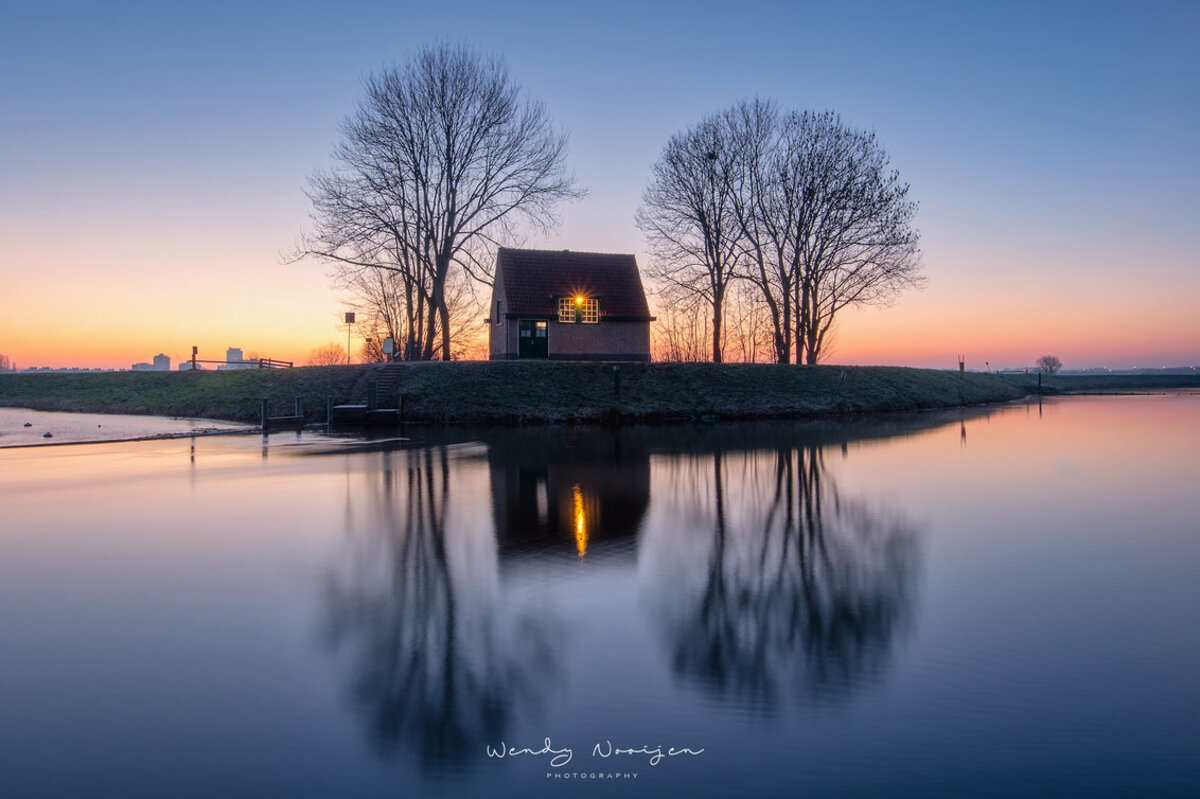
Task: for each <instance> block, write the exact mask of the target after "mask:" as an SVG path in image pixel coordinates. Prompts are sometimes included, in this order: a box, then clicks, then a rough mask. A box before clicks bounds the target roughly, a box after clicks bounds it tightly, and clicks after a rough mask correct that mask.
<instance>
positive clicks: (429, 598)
mask: <svg viewBox="0 0 1200 799" xmlns="http://www.w3.org/2000/svg"><path fill="white" fill-rule="evenodd" d="M957 421H958V419H957V418H954V419H940V418H937V417H927V418H926V419H925V420H924V421H923V423H921V424H918V425H916V426H917V427H922V426H924V427H928V426H934V425H935V424H943V423H945V424H948V423H954V422H957ZM880 425H882V427H881V426H880ZM913 427H914V426H913V424H912V423H909V424H908V426H907V427H905V426H903V425H902V426H901V428H900V429H898V428H897V427H896V426H895V425H894V424H893V423H891V422H886V421H885V422H880V423H877V424H876V425H875V426H874V427H870V428H868V427H858V428H853V427H845V426H837V425H829V424H822V425H808V426H805V425H795V424H792V425H779V426H763V425H758V426H755V427H754V428H746V429H739V428H733V427H714V428H708V429H705V430H700V431H697V430H694V429H677V430H666V431H664V430H645V429H642V430H638V429H624V430H596V431H581V430H561V429H545V430H537V431H487V432H483V433H477V434H474V435H470V436H469V437H470V438H471V439H472V443H470V444H468V445H451V444H450V443H448V440H438V439H437V435H438V434H433V433H430V434H427V435H426V440H425V441H423V442H419V443H417V442H413V443H410V444H407V445H406V444H403V443H397V444H395V446H399V447H402V446H409V447H410V448H408V449H391V450H389V449H388V448H386V447H384V448H382V450H381V451H371V452H366V453H363V454H360V455H357V456H355V457H357V458H360V459H362V458H368V459H371V460H370V461H369V464H370V465H369V466H368V467H367V468H362V467H361V460H359V461H353V462H354V463H356V464H360V467H359V468H358V469H357V470H355V471H354V472H353V473H350V474H349V476H348V484H347V502H348V507H347V530H348V536H347V543H346V545H345V547H344V552H343V558H342V561H341V562H340V563H339V564H338V565H337V567H336V568H335V569H333V570H332V573H331V576H330V579H329V582H328V586H327V599H328V608H329V612H328V620H329V624H328V633H329V635H328V640H329V642H330V645H331V647H332V648H333V649H334V650H335V651H336V652H338V653H339V655H340V656H341V657H343V658H344V660H345V664H346V668H347V674H348V678H347V680H348V683H349V684H350V685H351V688H352V694H353V697H354V701H355V704H356V706H357V707H358V708H359V710H360V712H361V713H362V715H363V717H364V719H365V720H366V724H367V727H368V730H369V732H370V737H371V739H372V740H373V741H374V742H375V744H376V745H377V747H378V748H379V750H380V751H381V752H383V753H387V754H395V753H398V752H401V751H405V752H410V753H412V754H415V756H416V757H417V759H418V760H419V762H420V763H421V764H422V765H423V766H424V767H426V768H427V769H432V770H434V771H449V770H455V769H461V768H463V767H464V766H465V765H468V764H469V763H468V761H467V760H465V759H464V757H463V753H464V752H482V751H483V746H484V744H485V743H491V744H494V743H496V742H497V741H500V740H503V739H505V738H506V736H508V735H509V734H511V732H512V731H513V730H514V729H516V728H518V726H519V724H520V723H521V722H524V721H530V720H536V719H538V718H540V717H542V716H543V715H544V714H545V712H546V710H547V708H548V707H550V706H552V705H553V703H554V702H555V701H556V698H557V697H560V696H561V694H560V690H561V688H562V686H563V685H564V684H566V683H568V682H570V679H569V678H570V675H569V674H567V673H566V670H567V666H566V664H567V663H568V662H576V661H573V660H572V657H571V654H572V653H578V652H581V651H583V649H585V648H586V647H588V646H591V645H592V644H591V643H589V642H587V641H583V640H582V639H583V636H582V635H581V633H580V632H579V631H580V630H586V629H587V628H588V626H589V622H590V618H585V617H579V615H578V614H579V613H581V612H586V611H581V610H580V609H579V608H580V605H579V603H577V602H571V601H569V597H570V596H571V595H574V596H578V595H579V594H578V592H579V591H580V590H584V591H586V592H587V597H588V602H589V603H592V606H593V607H605V608H606V610H605V613H606V614H609V615H611V614H614V613H621V612H627V613H628V614H629V618H628V619H625V620H624V621H623V622H622V623H627V625H628V626H638V625H644V624H645V623H646V622H645V621H644V618H643V617H644V616H645V614H646V610H647V609H649V610H650V613H649V616H650V618H651V620H652V621H651V627H650V628H649V629H650V631H651V632H652V633H653V635H654V636H655V637H656V638H657V639H658V640H659V641H661V642H662V643H663V645H664V648H663V651H664V652H665V653H666V655H667V657H666V658H661V656H655V657H656V659H658V660H659V663H660V664H661V668H662V669H663V673H664V674H665V675H669V679H670V680H671V681H673V682H676V683H677V684H679V685H681V686H687V685H696V684H699V685H701V686H703V688H704V689H705V690H706V691H708V692H710V693H711V694H712V695H714V696H718V697H721V698H722V699H723V700H726V701H730V702H734V703H736V704H737V705H739V706H744V707H746V708H758V709H763V708H770V709H778V708H779V707H781V706H782V704H786V700H789V699H791V698H794V697H795V696H798V695H802V696H804V697H807V698H817V699H828V698H844V697H846V696H848V695H849V694H850V693H851V692H852V691H853V689H854V688H855V687H856V686H858V685H861V684H863V683H864V682H867V681H869V680H870V679H872V678H875V677H878V676H879V675H880V674H882V673H883V671H884V669H885V666H886V664H887V662H888V660H889V657H890V655H891V652H892V650H893V648H894V642H895V640H896V639H897V637H898V635H899V632H900V631H901V630H902V629H903V628H904V622H905V621H906V619H908V618H909V616H910V614H911V607H912V595H913V591H914V582H915V580H914V576H915V573H916V570H917V569H916V565H917V546H916V544H917V532H916V529H915V527H914V526H913V525H912V523H910V522H908V521H906V520H905V519H904V518H903V517H902V516H900V515H899V514H895V513H888V512H885V511H883V510H881V509H879V508H878V507H876V506H875V505H873V504H872V503H871V502H870V501H868V499H867V498H864V497H858V496H853V495H848V494H847V493H845V492H842V491H840V490H839V489H838V487H837V485H836V479H835V477H834V475H833V473H832V472H833V470H831V469H830V468H829V467H828V466H827V465H826V462H825V453H826V452H827V451H832V452H835V453H839V455H840V456H841V457H849V452H850V450H849V449H848V442H851V441H854V440H856V439H861V438H870V437H876V436H886V435H893V434H896V433H897V432H902V431H910V430H912V429H913ZM445 435H446V436H447V437H450V436H451V434H448V433H447V434H445ZM458 435H459V436H460V439H461V437H465V436H467V435H468V434H466V433H459V434H458ZM348 463H351V461H348ZM348 468H349V467H348ZM652 492H653V500H654V501H653V503H652V502H651V496H652ZM652 520H653V523H651V522H652ZM622 573H624V574H629V575H630V576H631V577H636V580H637V583H636V584H637V586H638V589H637V590H638V591H639V593H640V597H641V600H640V606H639V604H638V602H637V601H635V602H633V603H626V604H628V605H629V608H630V609H629V610H627V611H621V610H618V608H620V607H622V602H621V601H620V600H621V598H620V596H619V594H620V593H621V592H628V590H629V585H630V584H629V581H627V580H623V579H621V578H620V575H621V574H622ZM651 640H653V639H651ZM614 679H619V678H618V677H617V676H614ZM604 688H605V687H604V686H597V688H596V690H598V691H603V690H604ZM539 740H540V739H539Z"/></svg>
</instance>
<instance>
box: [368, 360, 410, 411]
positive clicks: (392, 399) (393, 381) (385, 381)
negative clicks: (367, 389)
mask: <svg viewBox="0 0 1200 799" xmlns="http://www.w3.org/2000/svg"><path fill="white" fill-rule="evenodd" d="M403 382H404V365H403V364H399V363H389V364H388V365H386V366H384V367H383V368H382V369H380V370H379V371H378V372H377V373H376V374H375V396H376V397H378V399H379V405H380V407H388V408H394V407H396V395H397V394H399V393H400V386H401V384H402V383H403Z"/></svg>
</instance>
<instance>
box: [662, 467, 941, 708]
mask: <svg viewBox="0 0 1200 799" xmlns="http://www.w3.org/2000/svg"><path fill="white" fill-rule="evenodd" d="M824 453H825V449H824V448H823V447H819V446H781V447H778V448H777V449H775V450H774V451H770V452H763V451H749V452H746V451H741V452H725V451H723V450H721V449H717V450H715V451H714V452H712V453H710V454H704V455H696V456H693V457H691V458H687V459H679V460H677V461H674V462H671V463H667V464H664V468H665V469H666V470H667V471H668V472H669V473H670V478H669V481H668V485H669V487H670V489H671V490H670V491H669V492H668V497H669V499H668V501H669V502H671V503H675V504H676V507H675V508H674V509H673V511H672V513H675V514H678V515H680V516H681V517H686V518H687V519H688V525H687V526H686V527H677V528H666V527H664V528H659V529H655V530H652V531H650V532H649V533H648V535H647V538H646V540H645V542H644V549H643V552H644V555H643V561H644V563H645V564H646V572H647V579H646V580H644V581H643V583H644V585H645V586H646V593H647V598H648V601H649V603H650V604H651V605H652V606H653V607H654V608H655V610H656V616H657V618H658V619H659V622H660V627H661V630H662V635H663V638H664V639H665V641H666V642H667V647H668V650H669V652H670V657H671V664H672V667H673V669H674V670H675V672H676V673H677V674H678V675H680V676H681V677H683V678H685V679H688V680H694V681H697V682H698V683H699V684H701V685H703V686H704V687H705V688H706V689H708V690H709V691H711V692H712V693H713V694H715V695H717V696H719V697H722V698H724V699H729V700H733V701H736V702H739V703H743V704H746V705H747V706H748V707H752V708H759V709H775V708H776V707H777V704H778V703H779V702H780V701H781V700H785V699H788V698H789V697H793V696H800V697H802V698H808V699H815V700H828V699H841V698H844V697H846V696H847V695H849V693H850V692H851V691H852V690H853V689H854V688H855V687H856V686H859V685H861V684H863V683H864V682H868V681H870V680H871V679H874V678H877V677H878V676H879V675H881V674H882V673H883V670H884V667H885V666H886V664H887V662H888V660H889V657H890V654H891V651H892V649H893V642H894V641H895V639H896V637H897V635H898V633H899V632H900V630H901V629H903V626H904V622H905V620H906V619H908V618H909V617H910V615H911V610H912V599H913V593H914V582H915V581H914V577H915V574H916V566H917V531H916V528H915V527H914V526H913V524H912V523H911V522H909V521H907V520H905V519H904V518H903V517H901V516H899V515H897V514H894V513H889V512H885V511H883V510H880V509H879V508H876V507H873V506H872V505H871V504H870V503H869V502H868V501H866V500H864V499H861V498H857V497H851V496H847V495H845V494H844V493H842V492H840V491H839V490H838V488H837V486H836V483H835V481H834V479H833V478H832V476H831V475H830V473H829V470H828V468H827V467H826V464H825V457H824ZM651 574H652V575H653V576H651Z"/></svg>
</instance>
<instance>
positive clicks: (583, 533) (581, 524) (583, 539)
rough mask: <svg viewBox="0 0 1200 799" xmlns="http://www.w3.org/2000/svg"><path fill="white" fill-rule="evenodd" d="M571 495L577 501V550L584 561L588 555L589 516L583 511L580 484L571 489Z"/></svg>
mask: <svg viewBox="0 0 1200 799" xmlns="http://www.w3.org/2000/svg"><path fill="white" fill-rule="evenodd" d="M571 493H572V494H573V495H574V499H575V549H577V550H578V551H579V559H580V560H582V559H583V556H584V555H586V554H587V544H588V531H587V514H586V513H585V512H584V510H583V492H581V491H580V490H579V484H578V483H576V484H575V485H574V486H572V487H571Z"/></svg>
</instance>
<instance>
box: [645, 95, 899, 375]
mask: <svg viewBox="0 0 1200 799" xmlns="http://www.w3.org/2000/svg"><path fill="white" fill-rule="evenodd" d="M701 134H702V138H701ZM680 142H689V143H690V142H704V143H705V145H707V146H706V147H704V148H702V149H699V148H698V147H697V144H694V143H693V144H692V147H691V150H689V148H687V147H684V146H683V145H682V144H680ZM696 149H699V151H700V152H701V153H702V154H703V155H705V156H707V157H708V158H709V165H710V166H711V167H712V168H711V169H704V168H699V169H697V168H694V167H693V168H692V169H690V170H688V169H682V168H679V167H678V166H677V165H679V164H682V165H683V166H684V167H687V166H689V165H691V164H692V161H694V160H695V159H694V158H693V159H692V161H689V160H688V159H687V158H686V157H685V156H686V155H687V154H688V153H689V152H691V151H692V150H696ZM888 164H889V159H888V155H887V152H886V151H885V150H884V149H883V147H882V146H881V145H880V144H879V142H878V140H877V138H876V136H875V134H873V133H869V132H865V131H859V130H854V129H852V128H850V127H848V126H847V125H845V124H844V123H843V122H842V121H841V119H840V118H839V117H838V116H837V115H836V114H834V113H833V112H829V111H826V112H822V113H816V112H812V111H794V112H789V113H781V112H780V111H779V110H778V109H777V108H776V106H775V105H774V103H772V102H770V101H767V100H761V99H754V100H745V101H742V102H739V103H737V104H736V105H734V106H733V107H732V108H730V109H728V110H726V111H724V112H722V113H719V114H715V115H713V116H710V117H708V118H707V119H705V120H704V121H702V122H701V123H700V125H698V126H697V127H696V128H694V129H693V130H692V131H689V132H688V133H686V134H683V135H682V136H677V137H675V138H673V139H672V140H671V143H670V144H668V147H667V150H666V151H665V152H664V155H663V158H662V159H660V161H659V163H658V164H656V165H655V170H654V172H653V174H652V176H651V180H650V187H649V188H648V189H647V192H646V198H645V201H644V205H645V208H644V210H643V211H642V212H641V214H640V215H639V223H640V224H642V227H643V230H645V231H646V232H647V234H648V236H649V239H650V244H651V247H652V249H653V250H654V255H655V257H656V260H657V262H658V263H656V271H657V275H658V276H659V277H660V279H662V280H665V282H667V283H668V284H669V285H687V286H690V287H691V289H692V290H693V291H694V292H697V293H699V294H702V295H703V296H705V297H706V298H714V297H715V298H716V300H715V301H713V303H712V304H713V310H714V314H713V317H714V331H715V332H719V329H720V324H721V312H722V310H723V302H722V301H723V299H724V294H725V288H726V286H727V285H728V281H729V280H732V279H743V280H746V281H749V282H751V283H753V284H754V285H755V286H757V287H758V290H759V292H760V293H761V294H762V298H763V303H764V305H765V308H766V312H767V315H768V318H769V320H770V326H771V338H772V345H773V349H774V355H775V359H776V360H777V361H779V362H780V363H787V362H788V361H790V360H791V359H792V358H793V354H794V357H795V361H796V363H810V364H812V363H817V361H818V360H819V359H821V358H822V357H823V356H824V355H825V354H826V353H827V351H828V350H827V348H828V345H829V343H830V340H831V333H832V330H833V329H834V323H835V320H836V317H837V314H838V312H839V311H840V310H842V309H843V308H845V307H847V306H850V305H861V304H871V303H886V302H888V301H890V300H891V299H892V298H893V297H894V296H895V295H896V294H897V293H898V292H900V291H901V290H903V289H904V288H907V287H910V286H916V285H919V284H920V283H921V281H922V278H921V275H920V249H919V241H920V237H919V234H918V232H917V230H916V228H915V227H914V225H913V220H914V217H915V215H916V209H917V206H916V203H915V202H913V201H911V200H910V199H909V198H908V193H909V186H908V184H907V183H904V182H902V181H901V180H900V177H899V174H898V173H897V172H896V171H895V170H894V169H891V168H890V167H889V165H888ZM701 165H702V166H703V162H701ZM678 174H682V175H683V176H684V177H687V178H690V181H687V180H683V179H680V178H678V177H676V176H677V175H678ZM664 175H666V176H669V177H672V178H675V179H674V181H673V182H668V181H666V180H665V179H664ZM718 183H720V184H723V185H715V184H718ZM680 185H682V186H685V187H689V188H692V191H691V192H690V193H686V192H683V191H678V190H677V191H675V192H674V193H673V194H667V193H666V192H664V190H663V187H664V186H667V187H669V188H675V187H677V186H680ZM697 187H698V188H697ZM678 196H682V197H683V198H684V199H685V200H689V201H690V204H686V203H683V202H680V201H679V200H678V199H677V197H678ZM664 198H665V200H669V201H670V202H666V201H664ZM680 207H682V208H683V210H685V211H687V212H688V213H687V214H685V213H683V212H681V210H680ZM646 209H652V210H653V213H652V214H651V213H649V212H648V211H647V210H646ZM664 209H665V210H664ZM645 222H650V223H652V224H645ZM684 234H688V235H684ZM689 236H690V237H689ZM698 245H700V246H698ZM721 280H724V281H726V282H724V283H722V282H720V281H721ZM714 353H716V348H714ZM714 360H720V358H719V356H718V355H717V354H714Z"/></svg>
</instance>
